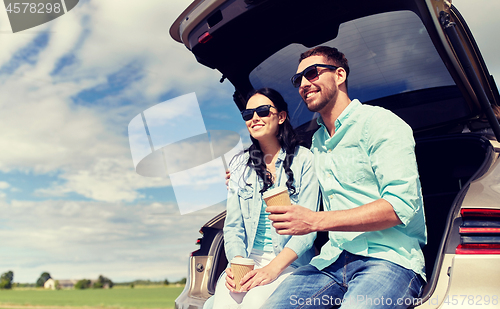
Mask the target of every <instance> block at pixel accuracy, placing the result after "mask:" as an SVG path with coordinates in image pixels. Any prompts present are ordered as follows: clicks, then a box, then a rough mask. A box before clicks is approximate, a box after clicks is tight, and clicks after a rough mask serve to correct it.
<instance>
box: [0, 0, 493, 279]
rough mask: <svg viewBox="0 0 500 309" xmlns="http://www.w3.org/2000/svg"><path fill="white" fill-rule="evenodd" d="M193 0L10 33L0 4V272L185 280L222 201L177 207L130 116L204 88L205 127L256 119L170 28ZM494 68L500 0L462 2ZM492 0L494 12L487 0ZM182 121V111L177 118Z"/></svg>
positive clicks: (104, 9)
mask: <svg viewBox="0 0 500 309" xmlns="http://www.w3.org/2000/svg"><path fill="white" fill-rule="evenodd" d="M190 2H191V1H185V0H182V1H173V0H168V1H162V0H148V1H147V5H146V2H137V1H128V0H106V1H91V0H89V1H80V3H79V4H78V5H77V6H76V7H75V8H74V9H73V10H71V11H70V12H68V13H67V14H65V15H63V16H61V17H60V18H57V19H55V20H53V21H51V22H48V23H46V24H44V25H41V26H38V27H35V28H32V29H29V30H25V31H22V32H18V33H15V34H14V33H12V31H11V28H10V25H9V22H8V19H7V15H6V13H5V11H2V10H0V11H1V12H0V111H1V113H0V132H2V134H0V146H1V148H0V149H2V151H1V152H0V239H1V245H0V257H1V258H0V272H5V271H8V270H12V271H14V281H16V282H35V281H36V280H37V278H38V277H39V276H40V274H41V273H42V272H44V271H48V272H49V273H51V275H52V276H53V277H54V278H56V279H79V278H97V276H98V275H100V274H102V275H105V276H107V277H109V278H111V279H112V280H114V281H126V280H135V279H139V278H140V279H151V280H163V279H165V278H168V279H169V280H177V279H180V278H182V277H185V276H186V275H187V261H188V260H187V258H188V255H189V253H190V252H191V251H193V250H196V248H197V247H196V245H195V244H194V243H195V241H196V239H197V238H198V237H199V234H198V230H199V228H200V227H201V226H202V225H203V223H205V222H206V221H207V220H208V219H210V218H211V217H213V216H214V215H215V214H217V213H218V212H220V211H221V210H222V209H224V205H222V204H220V205H216V206H214V207H211V208H207V209H204V210H201V211H198V212H195V213H191V214H187V215H180V213H179V210H178V208H177V205H176V200H175V196H174V193H173V189H172V186H171V183H170V181H169V179H167V178H147V177H142V176H140V175H138V174H137V173H136V172H135V171H134V165H133V162H132V157H131V152H130V148H129V144H128V136H127V126H128V123H129V122H130V121H131V120H132V119H133V118H134V117H135V116H136V115H138V114H139V113H140V112H142V111H144V110H146V109H148V108H150V107H152V106H154V105H156V104H158V103H161V102H163V101H165V100H169V99H173V98H175V97H178V96H180V95H184V94H188V93H192V92H195V93H196V95H197V98H198V102H199V104H200V109H201V113H202V115H203V119H204V121H205V126H206V128H207V129H208V130H233V131H236V132H238V133H240V134H242V136H244V135H245V127H244V124H243V122H242V121H241V120H240V117H239V115H238V112H237V109H236V107H235V106H234V104H233V103H232V93H233V88H232V86H231V85H230V84H229V82H227V81H225V82H224V83H223V84H220V83H219V79H220V77H221V76H220V73H218V72H217V71H214V70H211V69H209V68H206V67H203V66H202V65H200V64H198V63H197V62H196V60H195V58H194V56H193V55H192V54H191V53H190V52H189V51H188V50H187V49H186V48H185V47H184V46H183V45H181V44H179V43H177V42H175V41H173V39H171V38H170V36H169V34H168V29H169V28H170V25H171V24H172V22H173V21H174V20H175V18H176V17H177V16H178V15H179V14H180V13H181V12H182V11H183V9H184V8H185V7H187V6H188V5H189V4H190ZM453 3H454V4H455V6H457V7H458V8H459V10H460V11H461V12H462V14H463V16H464V17H465V19H466V21H467V22H468V23H469V26H470V28H471V30H472V32H473V34H474V35H475V38H476V40H477V42H478V45H479V47H480V49H481V51H482V53H483V56H484V58H485V61H486V63H487V65H488V67H489V70H490V73H491V74H493V75H494V76H495V77H496V78H497V82H498V79H500V58H499V57H498V50H500V45H499V44H500V42H499V41H498V40H492V39H491V37H488V36H489V35H490V36H491V29H498V28H499V27H500V21H498V19H497V18H496V16H495V15H494V14H495V12H496V11H498V9H500V3H497V2H494V3H492V2H491V1H488V2H487V1H486V0H481V1H474V4H471V1H467V0H455V1H453ZM485 8H487V9H485ZM173 117H181V118H182V115H181V114H180V115H173Z"/></svg>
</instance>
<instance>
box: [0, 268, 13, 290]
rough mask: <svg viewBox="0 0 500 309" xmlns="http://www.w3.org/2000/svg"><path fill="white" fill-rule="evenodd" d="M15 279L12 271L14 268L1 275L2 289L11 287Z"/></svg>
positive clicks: (0, 284) (0, 283)
mask: <svg viewBox="0 0 500 309" xmlns="http://www.w3.org/2000/svg"><path fill="white" fill-rule="evenodd" d="M13 280H14V273H13V272H12V270H9V271H8V272H6V273H3V274H2V276H1V277H0V289H11V288H12V281H13Z"/></svg>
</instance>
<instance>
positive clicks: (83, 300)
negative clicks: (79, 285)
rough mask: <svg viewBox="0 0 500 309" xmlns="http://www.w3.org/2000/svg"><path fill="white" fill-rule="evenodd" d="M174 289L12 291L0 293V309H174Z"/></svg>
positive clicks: (176, 293) (178, 289)
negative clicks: (69, 308) (41, 308)
mask: <svg viewBox="0 0 500 309" xmlns="http://www.w3.org/2000/svg"><path fill="white" fill-rule="evenodd" d="M183 288H184V287H183V286H174V287H170V286H168V287H159V286H156V287H147V288H146V287H145V288H142V287H137V286H136V287H135V288H133V289H132V288H112V289H86V290H59V291H54V290H43V289H13V290H0V308H4V309H5V308H19V306H20V305H21V306H25V307H33V306H43V307H49V308H50V306H52V307H87V308H88V307H95V308H96V307H98V308H140V309H142V308H165V309H167V308H174V301H175V299H176V298H177V296H179V294H180V293H181V292H182V290H183Z"/></svg>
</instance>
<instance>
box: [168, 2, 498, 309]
mask: <svg viewBox="0 0 500 309" xmlns="http://www.w3.org/2000/svg"><path fill="white" fill-rule="evenodd" d="M170 35H171V36H172V38H173V39H174V40H176V41H178V42H179V43H182V44H184V45H185V46H186V47H187V48H188V49H189V50H190V51H191V52H192V53H193V54H194V55H195V57H196V60H197V61H198V62H199V63H200V64H202V65H204V66H206V67H208V68H211V69H216V70H218V71H219V72H220V73H221V76H222V78H221V82H222V81H224V80H227V81H229V82H230V83H231V84H232V85H233V86H234V88H235V92H234V96H233V99H234V102H235V104H236V106H237V107H238V108H239V109H240V110H242V109H244V104H245V100H244V98H245V97H246V94H247V93H249V92H250V91H251V90H252V89H254V88H260V87H272V88H275V89H277V90H278V91H280V92H281V93H282V94H283V96H284V97H285V100H286V101H287V102H288V104H289V110H290V116H291V121H292V124H293V126H294V127H295V128H296V130H297V132H298V133H299V134H300V136H301V138H302V141H303V144H304V145H305V146H310V143H311V136H312V134H313V133H314V131H315V130H316V129H317V124H316V121H315V119H316V117H317V114H315V113H312V112H310V111H309V110H307V108H306V107H305V104H303V102H302V100H301V98H300V96H299V94H298V91H297V89H295V88H293V86H292V85H291V83H290V77H291V76H292V75H293V74H295V72H296V69H297V65H298V56H299V55H300V53H301V52H303V51H305V50H307V49H309V48H312V47H314V46H318V45H327V46H333V47H337V48H338V49H339V50H340V51H342V52H343V53H344V54H345V55H346V57H347V59H349V66H350V70H351V72H350V76H349V85H348V86H349V97H350V98H357V99H359V100H360V101H361V102H363V103H364V104H370V105H377V106H381V107H384V108H386V109H390V110H391V111H393V112H394V113H395V114H397V115H398V116H400V117H401V118H402V119H403V120H404V121H406V122H407V123H408V124H409V125H410V126H411V127H412V129H413V132H414V137H415V141H416V146H415V152H416V157H417V163H418V168H419V174H420V180H421V187H422V193H423V199H424V208H425V215H426V225H427V234H428V243H427V245H426V246H425V247H424V248H423V251H424V256H425V262H426V269H427V271H426V273H427V284H426V286H425V289H424V292H423V295H422V298H421V299H419V301H418V303H415V304H411V306H415V307H421V308H424V307H425V308H448V307H453V308H456V306H462V307H475V306H482V307H484V306H486V307H488V306H489V307H496V308H498V307H499V306H500V303H499V302H500V300H499V297H500V292H499V291H500V160H499V154H500V144H499V143H498V141H499V140H500V125H499V122H498V119H497V118H498V117H499V115H500V113H499V112H498V111H499V104H500V95H499V92H498V89H497V87H496V84H495V81H494V79H493V76H491V75H490V74H489V72H488V69H487V67H486V64H485V62H484V60H483V58H482V56H481V53H480V51H479V48H478V46H477V44H476V42H475V40H474V38H473V36H472V34H471V32H470V30H469V28H468V26H467V24H466V22H465V20H464V19H463V17H462V16H461V15H460V13H459V11H458V10H457V8H456V7H454V6H453V5H451V4H450V3H449V2H448V1H443V0H397V1H396V0H378V1H372V0H358V1H348V0H336V1H334V0H330V1H325V0H310V1H307V2H305V1H303V0H196V1H194V2H193V3H192V4H191V5H190V6H189V7H188V8H187V9H186V10H185V11H184V12H183V13H182V14H181V15H180V16H179V17H178V19H177V20H176V21H175V22H174V24H173V25H172V27H171V28H170ZM224 218H225V214H224V213H221V214H219V215H218V216H216V217H215V218H213V219H211V220H210V221H208V222H207V223H206V224H205V225H204V226H203V227H202V228H201V230H200V232H201V233H202V237H201V238H200V239H198V243H199V244H200V248H199V250H197V251H195V252H193V253H192V255H191V257H190V258H189V259H190V262H189V279H188V282H187V283H186V287H185V289H184V291H183V292H182V294H181V295H180V296H179V297H178V298H177V300H176V303H175V306H176V308H179V309H180V308H202V306H203V303H204V302H205V300H206V299H207V298H208V297H210V296H211V295H213V294H214V290H215V285H216V282H217V280H218V278H219V276H220V274H221V272H222V271H223V270H224V269H225V267H226V266H227V259H226V257H225V254H224V241H223V237H224V235H223V232H222V228H223V224H224ZM325 239H326V235H325V234H324V233H319V234H318V238H317V239H316V243H315V245H316V246H317V247H318V248H319V247H320V245H321V244H322V243H324V241H325Z"/></svg>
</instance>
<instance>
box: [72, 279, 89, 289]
mask: <svg viewBox="0 0 500 309" xmlns="http://www.w3.org/2000/svg"><path fill="white" fill-rule="evenodd" d="M90 284H91V282H90V280H88V279H82V280H80V281H78V282H77V283H76V284H75V290H83V289H88V288H90Z"/></svg>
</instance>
